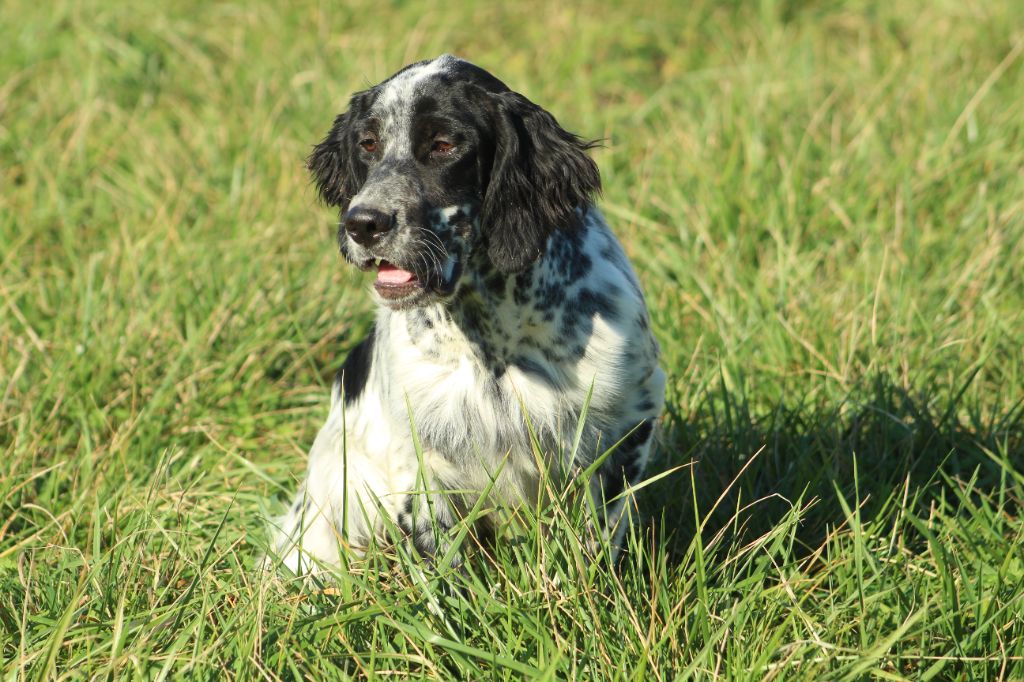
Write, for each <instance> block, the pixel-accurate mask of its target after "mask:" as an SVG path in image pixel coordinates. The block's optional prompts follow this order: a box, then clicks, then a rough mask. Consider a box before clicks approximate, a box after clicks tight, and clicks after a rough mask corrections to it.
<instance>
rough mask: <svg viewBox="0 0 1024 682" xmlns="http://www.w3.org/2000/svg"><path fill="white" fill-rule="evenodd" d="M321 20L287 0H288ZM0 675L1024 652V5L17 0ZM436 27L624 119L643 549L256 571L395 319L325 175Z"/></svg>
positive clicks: (422, 671)
mask: <svg viewBox="0 0 1024 682" xmlns="http://www.w3.org/2000/svg"><path fill="white" fill-rule="evenodd" d="M286 7H287V9H286ZM0 26H2V27H3V31H2V33H3V35H4V39H3V41H2V44H0V659H2V666H3V671H4V679H10V680H14V679H46V678H50V677H57V678H62V679H82V678H97V679H98V678H111V677H113V678H126V679H151V678H152V679H164V678H171V679H173V678H178V677H185V676H194V677H200V678H210V679H216V678H220V677H222V676H223V677H228V678H232V679H236V678H237V679H258V678H266V679H333V678H345V677H348V676H353V677H368V678H376V677H381V678H404V677H413V678H421V677H425V678H432V679H474V680H476V679H521V678H528V679H533V678H536V679H551V680H556V679H586V680H598V679H657V680H669V679H686V678H693V679H731V680H761V679H786V680H792V679H809V680H820V679H829V680H831V679H850V680H856V679H866V678H884V679H892V680H899V679H915V680H916V679H935V680H981V679H1008V680H1009V679H1018V680H1019V679H1024V519H1022V516H1021V514H1022V506H1024V350H1022V349H1024V104H1022V102H1024V99H1022V93H1024V3H1020V2H1017V1H1016V0H987V1H986V0H973V1H970V0H968V1H964V0H935V1H934V2H911V1H909V0H907V1H899V0H896V1H885V0H855V1H852V2H848V3H843V2H837V1H829V0H820V1H814V0H808V1H806V2H801V1H798V0H789V1H785V0H777V1H772V0H764V1H762V2H740V1H739V0H733V1H730V2H715V1H713V0H694V1H693V2H679V1H677V0H648V1H647V2H644V3H635V4H633V6H629V4H628V3H625V4H624V3H617V2H607V3H597V2H590V1H584V2H581V3H578V4H575V5H573V6H570V5H562V6H560V7H557V8H556V7H555V6H554V5H552V4H551V3H548V2H539V1H537V0H522V1H520V2H517V3H507V4H506V5H504V6H502V5H499V4H482V3H472V2H466V1H453V2H449V3H447V4H444V5H440V4H438V5H433V4H430V5H427V4H419V3H413V2H397V1H396V2H389V3H388V2H369V1H368V0H355V1H352V2H347V3H327V2H325V3H322V4H316V3H312V2H295V3H272V2H267V1H266V0H251V1H250V2H245V3H206V2H171V3H132V4H128V3H124V4H115V3H104V2H89V1H82V2H67V1H65V0H54V1H53V2H29V1H27V0H8V1H7V2H5V3H4V4H3V10H2V17H0ZM442 52H454V53H457V54H460V55H463V56H465V57H467V58H469V59H471V60H472V61H475V62H477V63H478V64H480V65H482V66H484V67H486V68H489V69H491V70H492V71H495V72H496V73H498V74H499V75H500V76H501V77H502V78H503V79H504V80H505V81H506V82H508V83H509V84H510V85H511V86H512V87H514V88H515V89H517V90H519V91H521V92H524V93H525V94H527V95H528V96H529V97H531V98H532V99H534V100H535V101H537V102H539V103H541V104H543V105H544V106H545V107H547V108H548V109H550V110H551V111H553V112H555V113H556V115H557V116H558V118H559V120H560V121H561V122H562V123H563V124H564V125H565V126H566V127H568V128H570V129H572V130H575V131H576V132H579V133H580V134H582V135H584V136H587V137H592V138H594V137H601V138H605V140H606V142H605V145H604V147H603V148H601V149H599V150H597V151H596V153H595V157H596V159H597V161H598V163H599V165H600V167H601V170H602V173H603V177H604V183H605V188H606V189H605V194H604V197H603V199H602V203H601V205H602V207H603V210H604V211H605V214H606V215H607V216H608V217H609V219H610V220H611V221H612V223H613V226H614V229H615V230H616V232H617V233H618V235H619V236H620V238H621V239H622V240H623V242H624V243H625V244H626V246H627V250H628V251H629V253H630V255H631V257H632V258H633V260H634V263H635V265H636V268H637V270H638V272H639V275H640V278H641V280H642V281H643V283H644V286H645V288H646V290H647V292H648V295H649V303H650V305H651V308H652V314H653V319H654V322H655V328H656V333H657V335H658V338H659V340H660V341H661V344H662V348H663V354H664V358H663V365H664V367H665V368H666V370H667V372H668V374H669V389H668V410H667V415H666V418H665V423H664V443H663V446H662V448H661V450H660V453H659V455H658V460H659V465H660V468H661V469H662V470H667V469H669V468H671V467H680V468H679V469H678V470H677V471H676V472H674V473H672V474H671V475H669V476H666V477H664V478H662V479H660V480H658V481H656V482H654V483H653V484H651V485H649V486H647V487H646V488H644V489H643V490H642V491H641V503H642V506H643V508H644V510H645V513H646V521H645V523H644V525H643V526H642V527H640V528H639V529H637V531H636V533H635V535H634V536H633V538H632V543H633V545H632V547H631V551H629V552H628V553H627V555H626V556H625V558H624V561H623V562H622V565H621V566H620V567H619V570H618V571H617V572H615V571H610V570H608V569H607V568H606V567H604V566H602V565H601V564H596V565H586V564H584V563H583V562H581V561H580V559H579V556H578V554H577V553H576V547H577V544H576V542H575V540H574V535H573V533H574V532H575V531H578V524H577V525H574V522H572V521H571V520H568V519H570V516H571V514H564V513H562V512H564V511H569V512H572V511H573V510H572V509H569V510H561V509H557V508H556V509H554V510H548V511H546V512H544V513H545V514H547V518H546V527H547V530H546V531H545V532H543V533H540V532H538V531H537V526H538V524H537V523H532V524H531V523H529V522H527V523H526V524H525V529H523V530H521V531H520V532H519V533H518V534H510V537H509V538H508V541H507V542H506V543H504V544H503V545H502V546H501V547H500V548H499V551H498V552H497V555H496V556H495V557H494V558H493V559H491V560H490V561H487V560H483V559H480V560H477V561H475V562H474V563H473V564H472V566H471V570H470V572H469V575H468V577H467V578H466V579H465V581H462V580H461V579H460V578H458V577H457V576H452V575H450V574H447V573H445V572H443V571H442V572H440V573H429V572H428V573H424V572H422V571H421V570H419V569H418V568H417V566H418V562H417V561H416V560H415V558H410V557H409V556H408V554H407V553H406V551H405V550H404V549H403V548H401V547H399V548H395V549H391V550H381V551H380V552H378V553H375V554H374V555H373V556H372V557H371V558H370V559H368V560H367V561H365V562H361V563H356V564H355V565H353V567H352V570H351V571H350V572H349V573H347V574H346V575H344V576H343V577H341V578H340V579H339V581H338V583H337V584H336V585H334V586H332V587H331V588H330V589H326V590H304V589H302V588H301V586H299V585H295V584H292V583H289V582H287V581H282V580H280V579H277V578H268V577H263V576H261V575H260V574H258V573H256V572H254V570H253V565H254V563H255V562H256V561H257V557H258V556H259V554H260V552H261V548H262V547H263V543H264V542H265V535H264V521H263V519H264V517H265V515H266V514H268V513H276V512H280V511H281V508H282V506H283V504H284V498H285V495H286V494H287V493H289V492H291V491H293V490H294V489H295V486H296V482H297V480H298V478H299V477H300V476H301V475H302V473H303V469H304V465H305V452H306V450H307V448H308V447H309V445H310V444H311V442H312V439H313V436H314V434H315V432H316V429H317V428H318V427H319V425H320V423H321V421H322V420H323V418H324V416H325V415H326V407H327V401H328V384H329V382H330V378H331V377H332V376H333V373H334V371H335V370H336V369H337V368H338V367H339V365H340V364H341V361H342V360H343V358H344V354H345V352H346V351H347V350H348V349H349V348H350V347H351V346H352V345H353V344H354V343H355V342H356V341H357V340H358V339H359V338H360V336H361V335H362V334H363V333H364V332H365V331H366V329H367V328H368V325H369V324H370V321H371V317H372V310H371V308H370V304H369V300H368V297H367V295H366V294H365V286H366V283H367V282H366V276H364V275H361V274H359V273H357V272H355V271H354V269H352V268H346V267H344V266H343V264H342V262H341V260H340V258H339V257H338V255H337V253H336V251H335V248H334V247H333V245H332V244H333V242H332V233H333V229H334V228H333V223H334V221H335V216H334V215H333V214H332V211H330V210H327V209H324V208H323V207H320V206H318V205H317V203H316V200H315V197H314V193H313V191H312V189H311V187H310V185H309V181H308V178H307V176H306V174H305V171H304V169H303V159H304V157H305V155H306V154H307V153H308V151H309V149H310V145H311V144H312V143H314V142H315V141H317V140H318V139H319V138H320V137H321V136H322V135H323V134H324V133H325V132H326V129H327V127H328V125H329V122H330V119H331V117H333V115H334V114H335V113H337V112H338V111H340V110H341V109H342V108H343V107H344V104H345V102H346V101H347V95H348V94H349V93H350V92H352V91H354V90H356V89H361V88H363V87H365V86H367V85H369V84H371V83H373V82H376V81H378V80H380V79H381V78H383V77H385V76H387V75H388V74H390V73H391V72H392V71H394V70H396V69H397V68H398V67H400V66H402V65H403V64H405V63H407V62H410V61H413V60H415V59H419V58H423V57H427V56H434V55H437V54H440V53H442Z"/></svg>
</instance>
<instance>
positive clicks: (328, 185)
mask: <svg viewBox="0 0 1024 682" xmlns="http://www.w3.org/2000/svg"><path fill="white" fill-rule="evenodd" d="M372 100H373V97H372V91H371V90H367V91H364V92H357V93H356V94H355V95H353V96H352V99H351V100H350V101H349V104H348V111H346V112H345V113H343V114H339V115H338V116H337V117H336V118H335V119H334V125H332V126H331V130H330V132H328V133H327V137H325V138H324V139H323V141H322V142H320V143H319V144H317V145H316V146H314V147H313V152H312V153H311V154H310V155H309V158H308V159H306V168H308V169H309V172H310V174H311V175H312V176H313V182H314V183H316V189H317V192H318V193H319V195H320V199H321V200H323V202H324V203H325V204H327V205H328V206H338V207H340V208H341V210H342V212H344V211H345V210H347V209H348V203H349V202H350V201H352V197H354V196H355V195H356V193H357V192H358V191H359V188H360V187H362V185H363V182H365V181H366V177H365V176H366V169H365V168H363V166H362V164H361V163H359V161H358V159H357V155H356V154H354V153H353V145H354V144H355V141H354V137H355V136H356V135H358V134H359V132H360V131H358V130H355V126H356V123H357V122H358V121H360V120H361V119H362V118H363V116H364V114H365V113H366V111H367V109H369V107H370V105H371V104H372Z"/></svg>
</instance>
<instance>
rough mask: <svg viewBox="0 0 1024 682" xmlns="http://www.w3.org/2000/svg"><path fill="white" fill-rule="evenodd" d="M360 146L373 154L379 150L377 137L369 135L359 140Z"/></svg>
mask: <svg viewBox="0 0 1024 682" xmlns="http://www.w3.org/2000/svg"><path fill="white" fill-rule="evenodd" d="M359 146H360V147H362V148H363V149H365V150H366V151H368V152H370V153H371V154H372V153H373V152H375V151H377V138H376V137H370V136H369V135H367V136H366V137H364V138H363V139H361V140H359Z"/></svg>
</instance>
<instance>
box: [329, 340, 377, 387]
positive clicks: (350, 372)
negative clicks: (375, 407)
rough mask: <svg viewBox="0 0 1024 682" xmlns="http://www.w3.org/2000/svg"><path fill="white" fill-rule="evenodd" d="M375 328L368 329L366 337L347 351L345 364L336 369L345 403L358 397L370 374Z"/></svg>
mask: <svg viewBox="0 0 1024 682" xmlns="http://www.w3.org/2000/svg"><path fill="white" fill-rule="evenodd" d="M375 337H376V329H370V333H369V334H367V336H366V338H365V339H363V340H362V341H360V342H359V344H358V345H356V347H355V348H353V349H352V350H351V351H349V354H348V357H347V358H345V364H343V365H342V366H341V369H339V370H338V376H337V379H336V380H337V381H341V388H342V391H343V392H344V394H345V404H346V405H351V404H352V402H353V401H355V400H356V399H357V398H359V396H360V395H362V393H363V389H364V388H366V380H367V379H368V378H369V376H370V365H371V364H373V345H374V339H375Z"/></svg>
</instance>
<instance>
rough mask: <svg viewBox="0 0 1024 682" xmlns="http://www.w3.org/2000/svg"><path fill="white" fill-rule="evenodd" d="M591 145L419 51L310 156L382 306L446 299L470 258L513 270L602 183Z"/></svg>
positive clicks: (478, 73)
mask: <svg viewBox="0 0 1024 682" xmlns="http://www.w3.org/2000/svg"><path fill="white" fill-rule="evenodd" d="M589 146H590V145H589V144H587V143H585V142H583V141H581V140H580V139H579V138H577V137H576V136H575V135H573V134H571V133H569V132H566V131H565V130H563V129H562V128H561V127H560V126H559V125H558V123H557V122H556V121H555V119H554V118H553V117H552V116H551V115H550V114H548V113H547V112H546V111H544V110H543V109H541V108H540V107H538V106H537V105H535V104H533V103H532V102H530V101H529V100H528V99H526V98H525V97H523V96H522V95H520V94H518V93H515V92H512V91H510V90H509V89H508V88H507V87H506V86H505V84H504V83H502V82H501V81H499V80H498V79H497V78H495V77H494V76H492V75H491V74H489V73H487V72H486V71H484V70H483V69H480V68H478V67H476V66H474V65H472V64H470V63H468V62H465V61H462V60H460V59H457V58H455V57H451V56H449V55H444V56H442V57H438V58H437V59H434V60H432V61H425V62H419V63H417V64H413V65H411V66H408V67H406V68H405V69H403V70H401V71H399V72H398V73H396V74H395V75H394V76H392V77H391V78H389V79H387V80H386V81H384V82H383V83H381V84H379V85H377V86H374V87H373V88H371V89H369V90H366V91H364V92H360V93H357V94H356V95H354V96H353V97H352V99H351V101H350V103H349V109H348V111H347V112H345V113H344V114H341V115H340V116H338V117H337V118H336V119H335V120H334V125H333V127H332V128H331V130H330V132H329V133H328V135H327V137H326V138H325V139H324V140H323V141H322V142H321V143H320V144H318V145H316V147H315V148H314V150H313V153H312V154H311V155H310V157H309V163H308V165H309V169H310V171H311V172H312V174H313V178H314V180H315V182H316V185H317V188H318V190H319V192H320V196H321V197H322V198H323V200H324V201H325V202H326V203H328V204H330V205H332V206H337V207H339V209H340V213H341V217H340V222H339V226H338V240H339V243H340V246H341V251H342V253H343V254H344V255H345V258H346V259H348V260H349V261H350V262H352V263H354V264H355V265H356V266H358V267H359V268H362V269H364V270H369V269H371V268H376V270H377V280H376V282H375V283H374V288H375V290H376V292H377V294H378V296H379V298H380V300H381V302H382V303H384V304H385V305H387V306H389V307H392V308H395V309H403V308H409V307H412V306H416V305H422V304H425V303H428V302H431V301H437V300H443V299H445V298H447V297H450V296H451V295H452V294H453V293H454V292H455V291H456V289H457V288H458V285H459V283H460V281H461V280H462V275H463V273H464V272H465V271H466V269H467V268H468V267H474V265H473V263H482V264H489V265H490V266H493V267H495V268H497V269H498V270H499V271H500V272H503V273H506V274H507V273H514V272H519V271H522V270H523V269H525V268H526V267H528V266H529V265H530V264H531V263H533V262H534V261H535V260H536V259H537V258H539V257H540V255H541V254H542V253H543V251H544V246H545V243H546V241H547V238H548V236H549V235H550V234H551V232H552V231H553V230H556V229H575V228H576V227H578V225H579V220H580V211H581V210H585V209H586V206H587V204H588V203H589V201H590V197H591V195H592V194H593V193H595V192H597V191H599V189H600V176H599V174H598V171H597V166H596V165H595V164H594V162H593V161H592V160H591V159H590V158H589V157H588V156H587V155H586V153H585V152H586V150H587V149H588V148H589Z"/></svg>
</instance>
